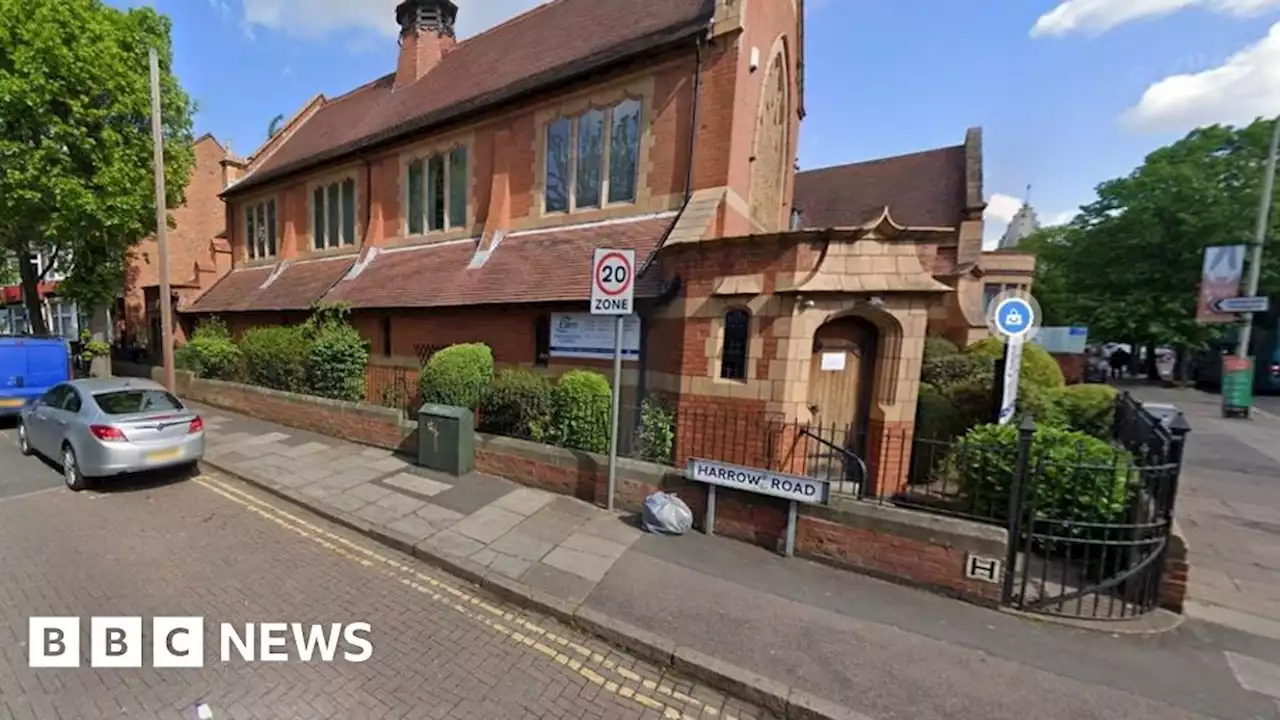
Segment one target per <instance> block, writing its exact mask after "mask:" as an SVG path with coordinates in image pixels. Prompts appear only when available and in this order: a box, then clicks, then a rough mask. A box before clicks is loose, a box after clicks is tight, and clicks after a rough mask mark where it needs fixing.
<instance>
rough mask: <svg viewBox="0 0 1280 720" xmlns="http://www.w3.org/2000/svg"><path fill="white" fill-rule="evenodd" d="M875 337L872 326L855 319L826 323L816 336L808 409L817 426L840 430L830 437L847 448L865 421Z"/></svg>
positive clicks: (811, 361)
mask: <svg viewBox="0 0 1280 720" xmlns="http://www.w3.org/2000/svg"><path fill="white" fill-rule="evenodd" d="M873 340H874V333H873V331H872V330H871V328H869V327H867V326H866V325H864V324H863V323H861V322H859V321H857V320H854V319H845V320H837V321H835V322H830V323H827V324H826V325H823V326H822V327H821V328H819V329H818V332H817V333H816V334H815V335H814V338H813V357H812V358H811V360H810V364H809V409H810V410H811V411H812V412H813V419H814V424H815V425H819V426H821V427H823V428H824V429H826V431H827V432H832V431H833V430H839V433H838V437H836V436H833V437H831V438H828V440H830V441H832V442H836V443H837V444H841V445H842V446H844V447H852V443H853V441H854V440H855V438H856V436H857V429H858V428H859V427H860V426H861V425H862V422H863V421H864V420H865V418H863V417H862V413H863V407H864V406H865V405H866V404H867V400H868V398H867V397H866V393H867V392H869V390H870V388H869V387H867V385H868V383H867V382H866V379H867V374H868V371H869V370H870V369H871V363H873V362H874V358H873V357H871V353H872V351H873Z"/></svg>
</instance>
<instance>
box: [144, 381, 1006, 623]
mask: <svg viewBox="0 0 1280 720" xmlns="http://www.w3.org/2000/svg"><path fill="white" fill-rule="evenodd" d="M122 369H125V368H123V367H122ZM154 371H158V368H157V369H154ZM154 371H153V372H154ZM185 375H186V374H184V376H185ZM179 385H180V390H181V393H182V395H183V396H184V397H186V398H188V399H191V400H195V401H198V402H202V403H205V404H208V405H212V406H214V407H220V408H225V409H227V410H231V411H234V412H239V413H242V414H245V415H249V416H252V417H256V418H259V419H262V420H267V421H270V422H276V423H280V424H282V425H288V426H290V427H297V428H301V429H304V430H310V431H312V432H318V433H322V434H327V435H333V436H336V437H342V438H346V439H349V440H352V441H354V442H359V443H364V444H367V445H372V446H376V447H383V448H388V449H392V450H398V451H401V452H406V453H409V454H416V451H417V428H416V425H415V424H414V423H411V422H406V421H403V420H402V419H401V416H400V413H399V412H398V411H395V410H389V409H385V408H379V407H373V406H370V405H362V404H357V403H344V402H336V401H331V400H324V399H320V398H312V397H306V396H301V395H294V394H291V393H283V392H278V391H274V390H266V389H263V388H256V387H250V386H247V385H239V384H236V383H226V382H219V381H213V380H199V379H193V378H190V377H189V376H186V377H183V378H181V382H180V383H179ZM476 469H477V470H478V471H480V472H485V473H489V474H493V475H497V476H500V477H505V478H507V479H510V480H513V481H515V482H519V483H521V484H524V485H529V486H533V487H538V488H542V489H544V490H548V491H551V492H555V493H560V494H564V495H572V496H575V497H578V498H580V499H582V500H585V501H588V502H594V503H597V504H600V505H604V504H606V498H607V495H606V493H607V472H608V470H607V460H606V459H605V458H604V457H603V456H600V455H596V454H592V453H584V452H580V451H574V450H566V449H563V448H556V447H550V446H547V445H540V444H537V443H532V442H527V441H523V440H515V439H512V438H505V437H496V436H490V435H483V434H477V435H476ZM617 480H618V483H617V497H616V503H617V505H618V506H619V507H621V508H623V509H625V510H630V511H633V512H635V511H639V510H640V508H641V506H642V503H643V502H644V498H645V497H647V496H648V495H649V494H651V493H653V492H656V491H658V490H665V491H667V492H675V493H676V494H678V495H679V496H680V497H681V499H683V500H684V501H685V502H686V503H688V505H689V507H690V509H691V510H692V511H693V513H694V518H695V526H697V527H699V528H700V527H701V525H702V520H703V517H704V514H705V512H706V502H707V491H706V486H704V485H700V484H695V483H690V482H689V481H687V480H685V479H684V478H683V477H682V476H681V474H680V471H679V470H676V469H675V468H671V467H666V466H662V465H656V464H653V463H648V462H642V461H637V460H631V459H626V458H622V459H620V460H619V461H618V476H617ZM786 513H787V504H786V502H784V501H782V500H779V499H776V498H769V497H763V496H759V495H755V494H750V493H743V492H739V491H735V490H729V489H723V488H722V489H720V491H719V493H718V495H717V502H716V526H715V532H716V533H717V534H721V535H725V536H727V537H732V538H735V539H739V540H743V541H746V542H750V543H753V544H756V545H760V546H762V547H765V548H769V549H771V550H780V549H781V548H782V547H783V543H784V537H785V532H786ZM1005 543H1006V541H1005V539H1004V531H1003V530H1000V529H998V528H990V527H986V526H982V525H977V524H974V523H967V522H965V521H962V520H956V519H952V518H943V517H938V516H932V515H927V514H923V513H916V512H912V511H908V510H901V509H898V508H891V507H882V506H878V505H872V504H867V503H862V502H858V501H852V500H850V501H834V504H833V505H832V506H830V507H816V506H805V507H802V509H801V518H800V522H799V525H798V527H797V534H796V551H797V553H798V554H800V555H802V556H806V557H811V558H814V559H817V560H822V561H824V562H827V563H830V564H833V565H836V566H839V567H846V568H851V569H855V570H861V571H865V572H869V573H873V574H875V575H878V576H882V577H886V578H891V579H896V580H901V581H905V582H909V583H912V584H917V585H922V586H927V587H931V588H934V589H939V590H943V591H946V592H949V593H953V594H956V595H959V596H962V597H965V598H968V599H970V600H974V601H977V602H984V603H987V602H995V601H997V600H998V599H999V587H998V586H996V585H987V584H983V583H977V582H975V581H969V580H966V579H965V578H964V560H965V555H966V554H967V553H969V552H973V553H978V554H983V555H988V556H995V557H1004V554H1005V549H1004V547H1005Z"/></svg>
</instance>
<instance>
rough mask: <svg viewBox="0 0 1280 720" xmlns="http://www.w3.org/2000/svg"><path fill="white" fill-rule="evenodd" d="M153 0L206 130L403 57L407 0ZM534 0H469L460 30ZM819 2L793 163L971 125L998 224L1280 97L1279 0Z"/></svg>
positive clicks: (243, 133)
mask: <svg viewBox="0 0 1280 720" xmlns="http://www.w3.org/2000/svg"><path fill="white" fill-rule="evenodd" d="M142 1H149V2H151V4H153V5H155V6H156V7H157V8H158V9H159V10H161V11H162V12H165V13H167V14H169V15H170V16H171V17H172V18H173V20H174V27H175V38H174V40H175V51H176V56H177V59H176V64H177V72H178V75H179V77H180V78H181V80H182V82H183V84H184V86H185V87H186V88H187V89H188V91H189V92H190V93H191V94H192V96H193V97H194V98H195V99H196V102H197V103H198V105H199V114H198V116H197V120H196V129H197V131H198V132H199V133H204V132H212V133H214V134H215V135H216V136H217V137H218V138H219V139H222V140H229V141H230V142H231V143H232V146H233V148H234V149H235V150H236V151H237V152H239V153H242V154H247V153H249V152H251V151H252V150H253V149H254V148H256V147H257V145H258V144H259V143H261V142H262V141H263V139H264V138H265V135H266V130H267V126H268V124H269V123H270V121H271V119H272V118H273V117H274V116H275V115H277V114H281V113H283V114H286V115H288V114H291V113H293V112H294V111H295V110H297V109H298V108H299V107H300V106H301V105H302V104H303V103H305V102H306V101H307V99H309V98H310V97H311V96H313V95H314V94H316V93H319V92H322V93H325V94H326V95H329V96H333V95H337V94H340V93H342V92H345V91H347V90H349V89H351V88H352V87H355V86H356V85H359V84H361V83H363V82H366V81H368V80H370V79H372V78H374V77H377V76H379V75H382V74H384V73H386V72H389V71H390V70H392V69H394V67H395V54H396V41H395V23H394V8H395V5H396V2H397V0H108V2H111V3H113V4H117V5H121V6H127V5H131V4H137V3H138V2H142ZM636 1H637V2H642V1H643V0H636ZM756 1H758V2H786V1H787V0H756ZM538 2H539V0H458V4H459V5H460V6H461V11H460V14H459V29H458V30H459V34H460V35H461V36H463V37H466V36H469V35H473V34H475V33H476V32H480V31H482V30H484V29H485V28H487V27H491V26H492V25H494V24H495V23H498V22H501V21H502V20H504V19H506V18H509V17H511V16H514V15H516V14H518V13H520V12H523V11H525V10H527V9H528V8H530V7H533V6H534V5H537V4H538ZM808 3H809V11H808V15H809V18H808V24H807V30H806V32H807V38H806V41H807V54H808V56H807V65H808V67H807V70H806V73H807V74H806V82H807V90H806V92H807V97H806V105H807V109H808V111H809V116H808V118H807V119H806V120H805V122H804V125H803V128H802V130H801V141H800V162H801V166H802V167H803V168H814V167H822V166H826V165H835V164H840V163H846V162H853V161H857V160H865V159H870V158H875V157H883V156H886V155H894V154H899V153H905V152H912V151H915V150H922V149H927V148H931V147H938V146H943V145H954V144H958V143H960V142H961V141H962V140H963V138H964V133H965V129H966V128H967V127H969V126H974V125H980V126H982V127H983V129H984V132H985V142H986V148H985V149H986V158H985V159H986V164H985V170H986V191H987V198H988V201H989V203H990V206H989V208H988V221H989V222H988V232H987V234H988V238H989V239H993V238H996V237H998V236H999V235H1000V233H1001V232H1002V231H1003V227H1004V223H1006V222H1007V221H1008V218H1009V217H1011V216H1012V214H1013V212H1014V211H1016V209H1017V207H1018V205H1019V204H1020V203H1021V198H1022V197H1023V196H1024V194H1025V192H1026V187H1027V186H1028V185H1031V187H1032V190H1031V202H1032V204H1033V205H1034V206H1035V208H1036V209H1037V210H1038V212H1039V214H1040V217H1041V219H1042V220H1046V221H1058V220H1061V219H1062V218H1064V217H1066V216H1067V215H1068V214H1069V213H1070V212H1071V211H1072V210H1074V208H1076V207H1077V206H1078V205H1080V204H1081V203H1085V202H1088V201H1089V200H1090V199H1091V197H1092V189H1093V187H1094V186H1095V185H1096V184H1097V183H1099V182H1101V181H1103V180H1106V179H1108V178H1111V177H1115V176H1118V175H1123V174H1125V173H1127V172H1129V171H1130V170H1131V169H1132V168H1133V167H1134V166H1135V165H1136V164H1138V163H1140V162H1141V160H1142V157H1143V156H1144V155H1145V154H1146V153H1147V152H1149V151H1150V150H1152V149H1154V148H1156V147H1158V146H1160V145H1163V144H1165V143H1167V142H1170V141H1172V140H1174V139H1176V138H1178V137H1180V136H1181V135H1183V134H1184V133H1185V132H1186V131H1188V130H1190V129H1191V128H1193V127H1196V126H1198V125H1201V124H1205V123H1210V122H1229V123H1242V122H1248V121H1250V120H1252V119H1253V118H1254V117H1256V116H1258V115H1260V114H1264V113H1265V114H1270V113H1276V112H1280V0H994V1H992V0H988V1H987V2H972V1H971V0H969V1H966V0H911V1H910V2H903V1H902V0H808ZM1273 24H1275V28H1274V32H1273V27H1272V26H1273Z"/></svg>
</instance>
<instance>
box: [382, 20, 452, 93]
mask: <svg viewBox="0 0 1280 720" xmlns="http://www.w3.org/2000/svg"><path fill="white" fill-rule="evenodd" d="M457 19H458V6H457V5H456V4H454V2H453V0H404V2H402V3H400V4H399V5H397V6H396V22H398V23H399V24H400V60H399V62H398V63H397V64H396V82H395V89H396V90H399V89H400V88H403V87H408V86H409V85H412V84H414V83H415V82H417V81H418V79H419V78H421V77H422V76H423V75H426V74H427V73H429V72H431V70H432V68H434V67H435V66H436V65H437V64H439V62H440V59H441V58H443V57H444V56H445V54H446V53H448V52H449V51H450V50H452V49H453V48H454V46H455V45H457V44H458V41H457V40H455V39H454V36H453V24H454V22H455V21H456V20H457Z"/></svg>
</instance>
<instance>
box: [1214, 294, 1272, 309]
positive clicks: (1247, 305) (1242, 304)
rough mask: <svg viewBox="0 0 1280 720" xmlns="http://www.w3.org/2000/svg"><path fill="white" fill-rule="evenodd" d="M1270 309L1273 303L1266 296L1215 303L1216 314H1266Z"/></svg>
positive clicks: (1228, 299)
mask: <svg viewBox="0 0 1280 720" xmlns="http://www.w3.org/2000/svg"><path fill="white" fill-rule="evenodd" d="M1270 307H1271V303H1270V302H1269V300H1268V298H1267V297H1266V296H1265V295H1263V296H1258V297H1233V298H1222V299H1221V300H1215V301H1214V302H1213V310H1214V312H1220V313H1264V312H1266V311H1267V309H1268V308H1270Z"/></svg>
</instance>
